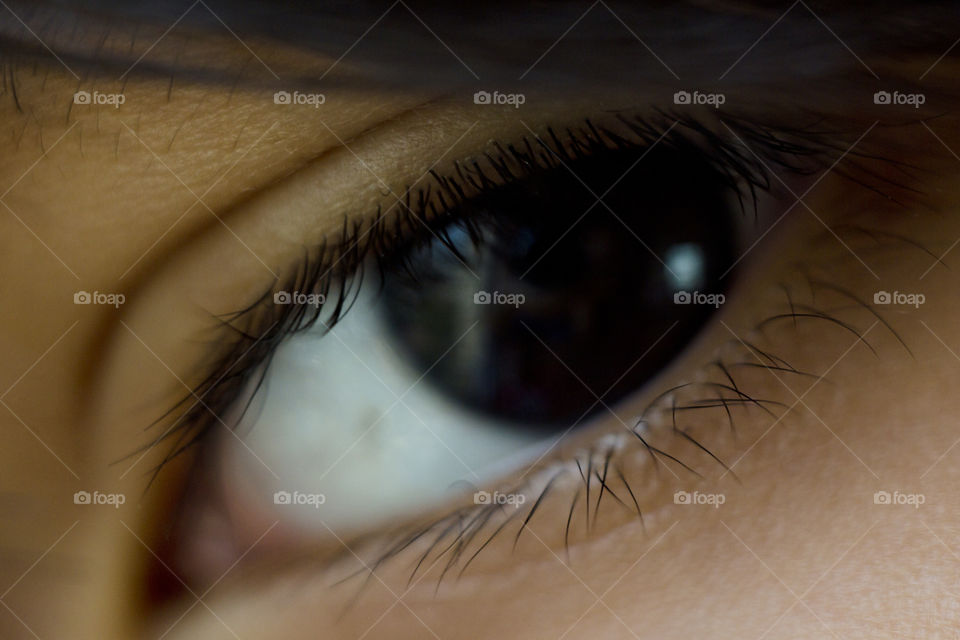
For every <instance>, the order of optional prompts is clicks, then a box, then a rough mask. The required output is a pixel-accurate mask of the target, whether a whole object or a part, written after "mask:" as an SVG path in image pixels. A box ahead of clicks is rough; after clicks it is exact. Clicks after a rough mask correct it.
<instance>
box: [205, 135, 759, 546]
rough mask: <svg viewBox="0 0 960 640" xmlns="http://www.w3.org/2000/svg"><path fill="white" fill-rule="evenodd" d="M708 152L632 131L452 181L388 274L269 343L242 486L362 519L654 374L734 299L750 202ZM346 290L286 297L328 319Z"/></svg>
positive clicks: (303, 518)
mask: <svg viewBox="0 0 960 640" xmlns="http://www.w3.org/2000/svg"><path fill="white" fill-rule="evenodd" d="M712 166H713V165H711V163H709V162H707V161H705V159H704V158H703V157H700V156H698V155H696V154H694V153H692V152H687V151H679V150H676V149H670V148H667V147H664V148H657V147H653V148H620V149H613V150H607V151H605V152H600V153H593V154H591V155H582V156H569V157H566V158H565V159H564V160H563V161H562V162H555V163H553V164H552V165H548V166H544V167H542V168H540V169H539V170H537V171H531V172H530V173H529V175H527V176H524V177H522V178H520V179H517V180H516V181H513V182H511V183H509V184H506V185H503V186H498V187H487V188H484V189H481V190H480V191H479V192H478V193H476V194H475V195H472V196H470V197H469V199H467V200H457V199H456V198H452V197H451V198H450V199H449V202H452V203H455V204H454V205H452V207H451V209H452V210H451V211H450V212H449V215H447V216H443V224H442V226H440V225H435V228H431V229H430V234H429V238H428V241H425V242H416V243H406V244H404V243H400V244H399V245H397V246H394V247H392V248H391V249H390V250H389V251H387V252H385V253H384V254H383V255H382V256H380V255H379V253H378V254H377V255H378V257H376V258H373V259H372V260H375V261H376V262H378V264H377V265H375V266H376V267H378V268H379V269H380V271H381V272H382V273H383V278H384V281H383V287H382V288H381V289H379V290H378V289H377V287H375V286H363V285H361V286H360V288H359V290H356V289H354V290H352V292H353V293H354V294H355V295H356V299H355V300H354V302H353V306H352V308H351V311H350V312H349V313H348V314H346V315H345V316H344V317H343V318H340V319H339V321H338V322H337V323H336V324H335V325H334V326H332V327H330V326H328V323H325V322H320V323H317V324H316V325H314V326H313V327H312V328H309V329H307V330H305V331H300V332H298V333H296V334H294V335H292V336H290V337H289V338H288V339H286V340H284V341H283V342H282V343H281V344H280V346H279V347H278V348H277V349H276V351H275V352H274V353H273V354H272V358H271V360H270V366H269V368H268V369H267V373H266V377H265V379H264V381H263V384H262V386H260V387H259V391H258V392H257V401H256V402H255V403H254V404H253V405H251V407H250V409H249V410H248V411H246V412H245V413H244V416H243V418H242V419H241V421H240V424H239V425H238V428H237V433H239V434H241V436H242V440H243V442H242V443H239V444H238V443H237V442H235V439H231V440H229V443H230V444H229V446H225V451H224V452H223V455H224V457H225V462H224V465H223V467H224V469H225V472H224V473H225V475H224V485H225V486H226V487H227V488H226V489H225V492H226V493H228V494H232V495H231V496H230V500H233V501H234V502H236V503H238V504H240V505H241V506H240V507H239V508H240V510H241V511H244V512H255V513H260V514H267V515H265V516H264V520H268V519H269V518H278V519H280V518H282V519H285V520H286V521H289V522H293V523H295V526H296V527H303V528H306V529H307V530H311V529H312V530H320V531H323V530H324V528H329V529H332V530H334V531H335V532H337V533H338V535H345V534H349V533H360V532H366V531H369V530H370V529H372V528H376V527H378V526H379V525H381V524H382V523H384V522H386V521H388V520H391V519H396V518H402V517H408V516H411V515H412V514H415V513H418V512H422V511H428V510H430V509H433V508H436V507H437V506H438V505H440V504H442V503H444V502H445V501H449V500H450V499H451V498H452V496H455V495H461V493H460V490H459V488H460V487H462V486H463V483H464V482H466V483H469V485H470V486H477V487H479V486H481V485H483V484H484V483H489V482H491V481H493V480H495V479H497V478H499V477H502V476H504V475H505V474H509V473H510V472H511V471H513V470H516V469H518V468H521V467H523V466H524V465H525V464H527V463H528V462H530V461H532V460H534V459H537V458H539V457H540V456H541V455H543V454H544V453H545V452H547V451H548V450H549V449H550V445H551V444H552V443H554V442H555V441H556V439H557V438H558V437H560V436H561V435H563V434H566V433H568V432H570V431H573V430H576V429H577V428H578V427H579V426H580V425H581V424H584V423H586V422H588V421H590V419H591V418H593V417H596V416H597V415H602V414H604V413H605V412H606V411H608V410H609V409H608V407H616V406H617V403H618V402H619V401H622V400H624V399H626V398H627V397H628V396H630V395H632V394H634V393H636V392H637V391H638V390H640V389H641V388H643V387H645V386H646V385H648V384H650V383H651V381H654V380H655V379H656V377H657V374H658V373H659V372H660V371H661V370H662V369H663V368H664V367H665V366H666V365H667V364H668V363H669V362H670V361H671V360H672V359H674V358H675V357H676V356H677V355H678V354H679V353H680V352H681V351H682V350H683V349H684V347H685V346H686V345H687V344H688V343H689V342H690V341H691V340H692V338H693V337H694V336H695V335H696V334H697V333H698V331H699V330H700V329H701V328H702V326H703V325H704V323H705V322H706V321H707V320H708V319H709V318H710V317H711V315H712V314H713V313H714V312H716V310H717V309H718V308H720V306H721V305H722V304H723V303H724V301H725V298H724V294H725V291H726V288H727V282H729V280H730V278H729V277H725V276H727V271H728V270H729V269H730V267H731V265H733V264H734V262H735V258H736V255H737V251H738V243H739V238H740V235H741V234H740V233H739V229H738V224H739V223H738V217H739V215H738V214H739V211H738V210H737V207H736V205H735V203H733V202H731V197H730V194H729V189H728V187H727V186H726V184H727V183H726V182H725V181H724V180H723V179H721V178H720V176H719V173H718V171H717V170H716V169H714V168H712ZM367 266H368V268H372V267H373V265H367ZM342 289H343V290H346V289H347V287H342ZM311 295H314V297H312V298H311V297H310V296H311ZM331 297H332V296H331V295H328V296H326V297H325V298H322V297H318V296H316V294H311V293H310V292H309V291H281V292H278V293H276V294H275V297H274V300H273V303H274V304H277V305H284V306H285V308H289V309H294V308H295V307H296V306H297V305H301V308H302V307H303V306H306V307H310V306H311V305H312V306H313V308H314V309H320V310H321V312H320V313H319V315H320V317H321V319H322V318H323V317H324V314H323V313H322V309H323V308H324V307H325V306H329V305H332V304H334V303H335V301H334V300H331ZM251 478H256V479H257V480H256V481H253V480H251Z"/></svg>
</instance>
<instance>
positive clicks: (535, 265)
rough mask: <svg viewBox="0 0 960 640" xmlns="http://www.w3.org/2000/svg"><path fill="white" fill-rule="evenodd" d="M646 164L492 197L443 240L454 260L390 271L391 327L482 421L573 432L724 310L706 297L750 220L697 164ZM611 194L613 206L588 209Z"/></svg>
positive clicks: (532, 180) (547, 180)
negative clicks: (739, 228)
mask: <svg viewBox="0 0 960 640" xmlns="http://www.w3.org/2000/svg"><path fill="white" fill-rule="evenodd" d="M641 153H642V152H641V151H638V150H631V149H622V150H609V151H603V152H601V153H597V154H593V155H592V156H591V157H583V158H579V159H576V160H572V159H571V160H568V161H566V165H567V167H569V170H568V169H567V167H564V166H556V167H553V168H550V169H543V170H538V171H533V172H532V174H531V175H529V176H527V177H525V178H524V179H522V180H520V181H517V182H514V183H511V184H508V185H506V186H502V187H499V188H495V189H493V190H490V191H487V192H486V193H484V194H482V195H480V196H477V197H475V198H473V199H471V200H470V201H468V202H467V203H465V204H462V205H459V208H460V209H462V211H458V212H457V213H458V218H459V219H462V220H471V221H473V222H471V223H470V224H469V225H463V224H460V223H452V224H451V225H450V226H449V227H448V228H446V229H444V230H443V231H442V232H441V234H440V235H442V236H443V237H444V238H445V239H447V241H448V243H449V245H450V246H445V243H443V242H436V241H433V242H423V243H419V244H418V245H415V246H413V247H411V248H409V249H408V250H407V252H406V253H405V255H403V256H402V257H400V258H398V261H397V265H395V268H388V269H387V276H386V280H387V281H386V283H385V285H386V286H385V288H384V297H385V300H384V302H383V304H382V305H381V308H382V309H383V310H384V313H385V316H386V322H387V324H388V326H389V327H390V330H391V332H392V336H393V338H394V339H395V341H396V343H397V344H398V345H399V347H400V349H401V350H402V351H403V352H405V353H406V355H407V356H408V357H409V358H411V360H412V361H413V363H415V365H416V367H417V368H418V369H419V370H420V371H423V370H425V369H427V368H428V367H432V369H430V372H429V374H428V375H427V377H426V379H427V380H429V381H430V383H432V384H433V385H434V386H435V387H436V388H437V389H439V390H440V391H441V392H443V393H445V394H447V395H448V396H449V397H452V398H454V399H456V400H457V401H459V402H460V403H462V404H463V405H465V406H468V407H470V408H472V409H474V410H476V411H479V412H482V413H485V414H490V415H493V416H495V417H497V418H500V419H507V420H511V421H518V422H523V423H526V424H529V425H536V426H548V427H557V428H565V427H568V426H570V425H572V424H573V423H574V422H576V421H577V420H578V419H580V418H581V417H583V416H585V415H588V414H590V413H593V412H596V411H600V410H603V406H602V405H601V404H600V403H598V402H597V396H599V397H601V398H602V399H603V402H604V403H606V404H607V405H610V404H611V403H613V402H615V401H616V400H618V399H620V398H622V397H623V396H624V395H626V394H628V393H630V392H633V391H635V390H636V389H638V388H639V387H640V386H642V385H643V384H644V383H645V382H646V381H648V380H649V379H650V378H651V377H653V376H654V375H655V374H656V373H657V372H658V371H660V370H661V369H662V368H663V367H664V365H665V364H667V363H668V362H669V361H670V360H671V359H672V358H673V357H675V356H676V355H677V354H678V353H679V351H680V350H681V349H682V348H683V347H684V346H685V345H686V344H687V343H688V342H689V341H690V339H691V338H692V337H693V336H694V334H695V333H696V332H697V330H698V329H699V328H700V327H701V326H702V325H703V323H704V322H705V320H706V319H707V318H708V317H709V316H710V315H711V314H712V313H713V312H714V311H715V310H716V307H715V305H713V304H706V303H704V302H705V300H709V301H714V302H715V299H708V298H704V295H705V294H718V293H722V292H723V290H724V284H725V282H726V280H723V281H721V280H720V279H719V276H720V274H722V273H723V272H724V271H725V270H726V269H727V268H728V267H729V266H730V265H731V264H733V261H734V259H735V248H736V233H735V229H736V225H735V216H736V215H738V214H739V209H736V211H734V207H733V206H732V205H731V194H730V189H729V186H728V185H727V183H726V182H725V181H724V179H723V177H722V176H720V175H719V174H718V173H717V171H716V170H715V169H714V168H713V167H711V166H709V165H708V164H707V163H706V162H704V161H703V160H702V159H699V158H698V156H697V154H696V153H691V152H683V151H677V150H670V149H662V150H658V149H656V148H655V149H654V150H652V151H650V152H649V153H648V154H647V155H646V156H645V157H644V158H643V159H642V160H639V162H637V160H638V158H639V157H640V155H641ZM634 163H636V165H635V166H633V165H634ZM631 166H633V168H632V169H631ZM571 170H572V173H573V174H576V175H577V176H579V178H580V180H582V181H583V183H585V184H586V185H587V186H588V187H589V189H588V188H587V187H585V186H584V184H583V183H581V182H580V180H578V179H577V178H576V177H574V176H573V175H572V173H571ZM628 170H629V173H626V175H624V173H625V172H627V171H628ZM621 176H623V177H622V178H621ZM618 180H619V181H618ZM617 181H618V182H617ZM608 189H609V193H607V190H608ZM591 191H592V192H593V193H591ZM605 193H606V195H603V201H604V203H606V206H605V205H604V204H603V203H597V202H596V197H595V196H594V195H593V194H596V195H597V196H599V195H602V194H605ZM608 207H609V208H608ZM461 214H462V215H461ZM478 239H479V242H477V240H478ZM644 245H646V246H644ZM658 258H659V259H658ZM401 262H402V263H403V264H404V265H406V267H404V268H401V265H400V263H401ZM463 263H465V264H466V266H464V264H463ZM664 263H666V266H665V265H664ZM468 267H469V269H468ZM471 271H472V272H473V273H471ZM474 274H476V276H478V277H479V279H478V278H477V277H475V276H474ZM695 291H696V292H699V294H701V295H700V296H699V299H697V300H693V301H692V302H693V303H691V304H678V303H677V301H676V300H675V298H676V296H677V295H679V300H680V301H681V302H682V301H683V300H684V296H683V295H682V294H681V293H678V292H688V293H690V294H693V292H695ZM692 297H693V296H692V295H691V298H692ZM474 323H477V324H476V326H475V327H473V329H471V330H469V331H468V329H469V328H470V327H471V325H473V324H474ZM674 323H676V326H674V327H673V328H672V329H671V330H670V331H669V332H668V331H667V330H668V329H669V328H670V327H671V325H674ZM464 334H466V335H464ZM664 334H666V335H664ZM461 336H463V337H462V338H461ZM458 339H459V340H460V341H459V342H457V340H458ZM454 343H456V345H455V346H453V347H452V348H451V345H454ZM448 350H449V351H448Z"/></svg>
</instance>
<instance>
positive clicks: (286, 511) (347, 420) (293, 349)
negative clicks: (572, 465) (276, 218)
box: [224, 283, 545, 534]
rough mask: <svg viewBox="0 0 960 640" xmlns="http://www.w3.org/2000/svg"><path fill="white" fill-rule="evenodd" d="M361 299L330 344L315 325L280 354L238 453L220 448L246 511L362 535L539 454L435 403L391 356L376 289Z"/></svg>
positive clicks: (519, 438)
mask: <svg viewBox="0 0 960 640" xmlns="http://www.w3.org/2000/svg"><path fill="white" fill-rule="evenodd" d="M368 284H369V283H368ZM366 289H367V292H366V293H362V294H361V297H360V299H358V300H357V302H356V304H355V305H354V307H353V308H352V309H351V310H350V312H349V313H348V314H347V315H346V316H345V317H344V318H343V320H342V321H341V322H340V323H338V324H337V325H336V326H335V327H334V328H333V329H332V330H331V332H330V333H326V332H325V330H324V327H323V326H322V325H321V324H319V323H318V324H317V325H316V326H315V327H313V328H311V329H309V330H308V331H305V332H302V333H299V334H296V335H294V336H292V337H290V338H289V339H287V340H286V341H285V342H284V343H283V344H282V345H281V346H280V347H279V348H278V349H277V351H276V353H275V355H274V357H273V360H272V361H271V364H270V367H269V369H268V372H267V375H266V377H265V380H264V385H263V386H262V387H261V389H260V390H259V392H258V393H257V395H256V396H255V398H254V402H253V403H252V404H251V407H250V409H249V410H248V411H247V412H246V414H245V416H244V417H243V419H242V420H241V421H240V423H239V424H238V425H237V428H236V429H235V433H236V434H237V435H238V436H239V437H240V438H242V440H243V443H242V444H239V443H238V442H237V441H236V439H233V438H226V439H224V442H225V443H226V445H227V446H226V447H225V448H226V449H227V451H226V452H225V455H226V456H227V459H226V460H225V463H224V470H225V471H224V473H225V477H224V483H225V486H228V487H230V486H232V487H235V488H236V487H243V489H242V491H243V493H244V494H245V495H244V496H241V497H240V498H242V500H243V502H244V503H245V504H246V506H245V507H244V508H245V509H253V510H255V511H257V512H258V513H261V514H268V513H269V512H270V511H271V510H274V511H275V514H274V515H275V517H276V518H277V519H280V518H286V519H293V520H294V521H295V522H296V523H298V524H301V525H306V526H318V527H320V528H321V529H322V525H321V522H322V524H324V525H326V526H327V527H330V528H331V529H333V530H334V531H336V532H337V533H338V534H339V533H341V532H345V533H346V532H350V531H356V530H367V529H369V528H370V527H372V526H376V525H377V524H378V523H381V522H383V521H385V520H388V519H390V518H392V517H395V516H399V515H409V514H413V513H416V512H417V511H418V510H422V509H427V508H430V507H435V506H436V505H437V504H438V503H440V502H442V501H444V500H446V499H449V498H450V497H451V496H452V495H453V492H452V491H451V487H452V485H455V484H460V485H462V484H463V482H464V481H466V482H467V483H469V484H473V485H478V484H480V483H481V482H483V481H489V480H490V479H491V478H492V477H493V476H494V475H495V474H498V473H503V472H504V471H507V470H509V469H510V468H511V467H515V466H516V465H519V464H520V463H521V461H522V460H524V459H528V458H531V457H532V456H535V455H536V454H537V453H539V451H540V450H542V448H543V446H545V445H544V444H536V443H538V442H542V441H543V436H542V434H541V435H537V434H535V433H531V432H529V431H524V430H522V429H519V428H517V427H516V426H510V425H508V424H503V423H500V422H499V421H497V420H493V419H490V418H487V417H483V416H480V415H478V414H476V413H473V412H470V411H468V410H466V409H465V408H463V407H462V406H460V405H458V404H456V403H455V402H454V401H453V400H451V399H448V398H447V397H445V396H444V395H442V394H440V393H438V392H437V391H436V390H435V389H434V388H433V387H432V386H431V384H430V383H429V381H428V380H426V379H424V374H425V371H418V370H415V369H413V368H412V367H411V366H410V364H409V363H408V362H407V361H406V360H405V359H404V357H403V356H402V355H401V354H400V353H398V352H397V351H396V350H395V346H396V345H395V344H394V343H393V342H392V341H391V338H390V336H389V328H388V327H386V326H385V325H384V317H383V315H382V314H381V313H379V312H378V311H377V309H376V304H377V300H376V297H375V294H373V293H371V291H374V290H375V289H376V287H375V286H372V285H371V286H368V287H366ZM325 333H326V334H325ZM483 339H484V336H483V326H482V324H480V325H474V326H473V327H472V328H471V329H470V330H469V331H467V332H466V333H465V334H463V335H462V336H461V338H460V341H459V342H460V343H461V346H464V345H463V343H466V344H470V343H471V342H472V343H474V344H475V345H476V346H477V347H478V348H481V349H482V344H483ZM450 346H451V347H453V346H454V345H450ZM471 351H472V350H471ZM275 476H276V477H275ZM254 479H255V480H254ZM276 492H281V493H280V494H279V495H278V496H277V497H276V502H277V503H275V493H276ZM287 494H289V496H288V495H287ZM236 499H237V496H234V500H236ZM288 499H289V503H288Z"/></svg>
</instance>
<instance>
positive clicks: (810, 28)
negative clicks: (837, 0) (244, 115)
mask: <svg viewBox="0 0 960 640" xmlns="http://www.w3.org/2000/svg"><path fill="white" fill-rule="evenodd" d="M4 6H5V7H6V9H0V11H7V12H8V13H12V14H13V15H14V16H16V19H8V20H4V21H2V22H0V59H3V60H4V61H5V62H8V61H11V60H13V61H20V60H33V61H37V60H44V61H47V62H50V61H51V60H52V55H51V53H54V54H55V55H56V56H58V57H59V58H60V59H61V60H62V61H63V62H64V64H66V65H67V66H68V67H70V68H71V69H74V68H75V69H76V70H78V71H80V72H81V73H82V74H83V75H86V76H90V75H96V74H111V73H113V74H117V75H119V74H120V73H122V72H124V71H125V70H128V69H129V68H131V66H135V67H136V69H137V73H143V74H154V75H161V76H170V75H173V74H177V75H178V76H188V77H190V78H194V79H196V80H198V81H201V82H234V81H236V79H237V69H236V65H235V64H232V61H230V64H228V65H227V66H224V64H223V61H220V60H208V61H202V62H199V63H198V62H197V61H196V60H193V59H191V61H189V62H187V61H186V59H187V58H188V57H189V56H181V53H183V52H184V51H185V50H188V49H189V48H190V47H191V46H192V45H194V44H196V43H198V42H202V41H203V39H204V38H210V37H217V36H221V37H227V38H229V37H230V35H231V34H232V35H233V36H235V37H236V38H237V39H238V40H240V42H241V43H243V44H242V46H243V47H247V48H248V50H250V52H251V53H253V52H254V50H259V51H258V53H259V54H261V55H262V56H264V57H265V58H269V57H270V53H271V49H272V48H273V46H272V44H271V43H275V44H282V45H284V46H287V47H296V48H298V49H300V50H302V51H303V52H305V53H312V54H316V55H319V56H321V57H322V58H323V59H326V60H329V61H330V63H333V61H339V59H340V58H341V57H344V59H345V60H346V62H347V63H348V64H349V69H350V73H349V74H331V76H330V77H324V76H326V71H327V70H328V68H329V64H328V65H327V66H326V67H325V68H321V69H318V70H317V71H316V72H314V73H304V72H303V71H302V70H298V71H296V72H292V71H290V70H289V69H287V68H285V67H284V65H283V64H282V63H280V62H273V61H268V62H264V66H266V67H268V70H269V73H267V70H265V69H263V68H262V67H260V68H257V69H255V70H254V71H253V72H251V71H250V70H247V72H245V73H244V82H246V83H249V84H256V83H263V84H265V85H268V86H278V79H277V78H276V77H275V76H278V77H279V78H280V80H279V83H280V84H282V83H287V84H288V85H290V86H293V85H300V84H304V85H306V84H310V83H311V82H315V81H316V80H317V79H318V77H324V81H325V83H326V84H327V85H338V84H348V85H349V84H356V85H362V86H377V87H394V86H395V87H407V88H409V87H410V86H431V85H443V86H450V85H476V84H477V82H479V81H481V79H482V81H483V82H486V83H490V82H497V83H504V84H506V85H508V86H509V84H511V83H514V84H515V83H518V82H527V83H529V82H542V83H544V84H546V85H550V84H561V85H562V84H565V83H566V84H569V83H571V82H573V83H583V82H588V83H590V84H592V85H599V84H602V83H609V84H611V85H613V86H618V85H620V84H622V83H623V82H625V81H629V80H630V79H634V78H637V79H641V80H642V81H644V82H649V81H651V80H657V79H659V80H662V81H664V82H673V81H674V80H676V79H680V78H683V80H684V81H690V82H716V81H717V80H718V76H719V74H720V73H721V72H722V71H723V69H724V68H726V67H727V66H728V64H730V63H734V61H736V63H737V64H738V65H739V66H738V68H737V69H736V76H737V77H740V78H741V79H742V78H762V77H772V76H775V75H776V74H780V75H781V76H784V77H789V76H791V75H794V74H795V73H801V74H803V75H806V73H805V72H809V70H811V69H819V70H821V71H823V72H825V73H826V72H830V71H836V72H840V71H843V70H849V69H856V68H858V60H860V62H861V64H862V65H863V66H867V63H866V62H863V60H868V61H870V60H872V59H877V60H880V59H882V60H892V59H898V58H901V57H903V56H905V55H914V56H927V57H929V58H930V62H931V63H933V62H934V60H936V59H937V57H939V56H941V55H942V54H943V53H944V52H945V51H948V47H950V45H951V43H953V39H954V38H955V37H956V34H955V33H953V24H954V23H953V21H951V20H949V19H947V18H950V17H953V16H954V14H955V9H954V8H953V7H952V6H951V4H950V3H948V2H943V1H937V2H917V3H909V4H908V3H902V2H880V3H870V2H864V1H855V2H848V3H845V4H844V5H843V6H839V7H838V6H831V7H824V8H821V7H816V6H813V5H812V3H808V2H805V1H804V0H797V1H795V2H794V3H793V4H789V3H788V2H771V1H767V0H742V1H740V2H727V3H720V2H717V3H703V2H695V1H690V2H675V3H670V2H659V1H657V2H643V3H631V4H625V5H621V4H617V3H614V2H613V1H612V0H611V1H609V2H608V1H607V0H598V1H597V2H594V3H593V4H587V3H585V2H584V3H581V2H573V1H572V0H556V1H554V2H550V3H542V2H540V3H509V2H504V1H495V2H476V3H471V4H470V5H468V6H462V5H457V4H456V3H449V2H437V1H427V2H416V1H415V0H395V1H393V2H390V1H389V0H387V1H384V2H369V1H361V2H341V3H329V4H327V5H325V6H317V5H316V4H314V3H308V2H304V1H302V0H281V1H279V2H265V1H262V0H237V1H235V2H216V1H215V0H183V1H181V2H173V1H171V0H155V1H153V2H147V1H133V2H123V3H118V2H116V1H115V0H86V1H84V2H65V1H64V0H36V1H34V2H26V1H24V0H10V2H8V3H7V4H5V5H4ZM865 12H869V15H870V21H869V22H867V21H865V20H864V15H865ZM781 20H782V23H781ZM767 32H769V36H768V35H767ZM121 42H122V43H123V45H121ZM248 42H249V44H247V43H248ZM237 46H238V47H239V46H240V44H238V45H237ZM754 46H757V47H759V48H760V49H761V51H758V52H754V55H744V53H745V52H749V51H751V50H752V48H753V47H754ZM765 48H766V49H765ZM764 49H765V50H764ZM771 49H773V51H772V55H771ZM254 55H257V53H255V54H254ZM741 55H743V58H744V59H743V60H742V61H740V60H739V59H738V56H741ZM258 57H259V56H258ZM718 61H719V62H718ZM218 64H219V66H218ZM344 66H345V67H346V66H347V65H346V64H345V65H344ZM859 68H860V69H861V70H862V67H859ZM868 68H869V67H868ZM274 69H276V71H274ZM874 75H876V74H874Z"/></svg>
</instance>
